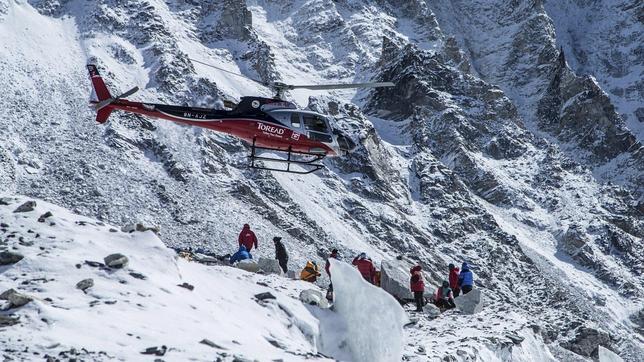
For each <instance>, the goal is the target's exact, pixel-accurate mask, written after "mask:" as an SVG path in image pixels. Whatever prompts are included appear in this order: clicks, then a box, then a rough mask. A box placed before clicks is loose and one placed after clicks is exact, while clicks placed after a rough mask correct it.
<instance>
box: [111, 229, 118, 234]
mask: <svg viewBox="0 0 644 362" xmlns="http://www.w3.org/2000/svg"><path fill="white" fill-rule="evenodd" d="M110 232H111V233H118V232H119V231H118V230H116V229H114V228H110Z"/></svg>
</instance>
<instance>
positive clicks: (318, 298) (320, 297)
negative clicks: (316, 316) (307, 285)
mask: <svg viewBox="0 0 644 362" xmlns="http://www.w3.org/2000/svg"><path fill="white" fill-rule="evenodd" d="M300 300H301V301H302V303H304V304H309V305H316V306H318V307H320V308H329V302H328V301H327V300H326V294H325V293H322V292H321V291H319V290H315V289H306V290H303V291H302V292H300Z"/></svg>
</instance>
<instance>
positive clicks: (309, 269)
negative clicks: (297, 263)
mask: <svg viewBox="0 0 644 362" xmlns="http://www.w3.org/2000/svg"><path fill="white" fill-rule="evenodd" d="M320 275H322V274H320V272H319V268H318V265H317V264H316V263H315V262H314V261H307V262H306V266H305V267H304V269H302V272H300V279H302V280H306V281H307V282H311V283H315V281H316V280H318V277H319V276H320Z"/></svg>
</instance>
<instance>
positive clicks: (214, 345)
mask: <svg viewBox="0 0 644 362" xmlns="http://www.w3.org/2000/svg"><path fill="white" fill-rule="evenodd" d="M199 343H201V344H205V345H206V346H209V347H212V348H217V349H226V348H225V347H222V346H220V345H218V344H217V343H215V342H213V341H211V340H209V339H207V338H204V339H202V340H201V341H199Z"/></svg>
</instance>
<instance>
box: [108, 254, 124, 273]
mask: <svg viewBox="0 0 644 362" xmlns="http://www.w3.org/2000/svg"><path fill="white" fill-rule="evenodd" d="M103 261H105V265H107V266H109V267H110V268H115V269H121V268H123V267H124V266H126V265H127V263H128V258H127V256H125V255H123V254H119V253H115V254H110V255H108V256H106V257H105V258H104V259H103Z"/></svg>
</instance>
